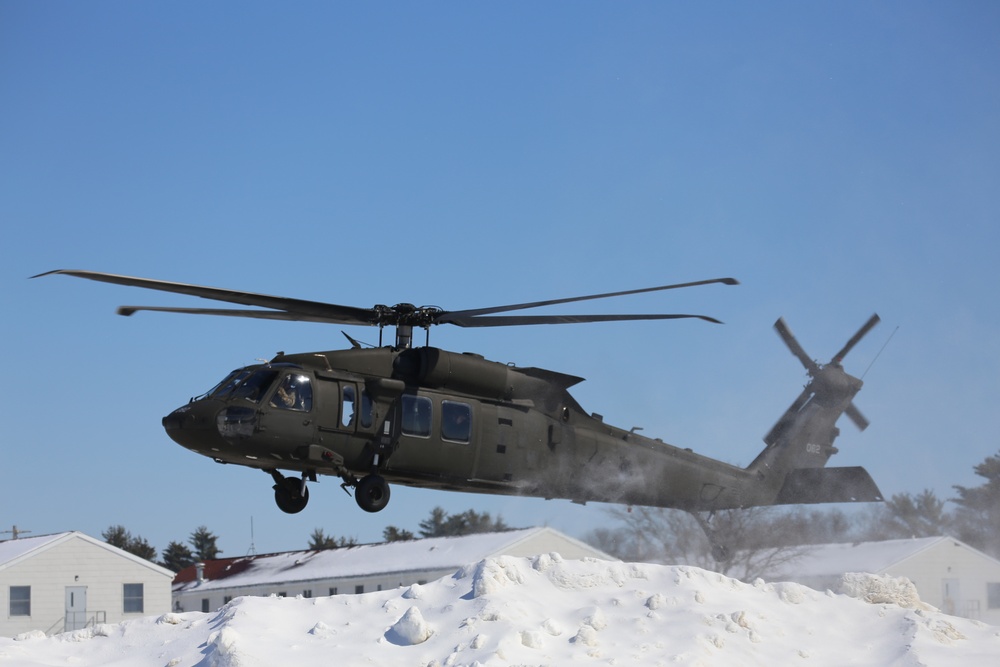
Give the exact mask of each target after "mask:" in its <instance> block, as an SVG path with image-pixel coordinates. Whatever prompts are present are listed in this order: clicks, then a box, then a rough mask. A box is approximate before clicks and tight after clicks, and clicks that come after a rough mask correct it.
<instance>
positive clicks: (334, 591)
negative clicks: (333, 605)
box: [330, 586, 337, 595]
mask: <svg viewBox="0 0 1000 667" xmlns="http://www.w3.org/2000/svg"><path fill="white" fill-rule="evenodd" d="M336 594H337V587H336V586H331V587H330V595H336Z"/></svg>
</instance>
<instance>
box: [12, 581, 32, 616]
mask: <svg viewBox="0 0 1000 667" xmlns="http://www.w3.org/2000/svg"><path fill="white" fill-rule="evenodd" d="M10 615H11V616H31V586H11V587H10Z"/></svg>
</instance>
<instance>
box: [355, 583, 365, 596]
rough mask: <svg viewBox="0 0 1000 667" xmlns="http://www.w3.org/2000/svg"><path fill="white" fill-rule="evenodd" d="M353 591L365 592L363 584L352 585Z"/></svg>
mask: <svg viewBox="0 0 1000 667" xmlns="http://www.w3.org/2000/svg"><path fill="white" fill-rule="evenodd" d="M354 592H355V593H358V594H361V593H364V592H365V585H364V584H361V585H360V586H355V587H354Z"/></svg>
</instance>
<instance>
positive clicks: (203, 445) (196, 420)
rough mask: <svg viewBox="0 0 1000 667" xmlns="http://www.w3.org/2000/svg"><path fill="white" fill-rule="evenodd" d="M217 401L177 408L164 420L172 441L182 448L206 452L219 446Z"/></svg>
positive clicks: (198, 402)
mask: <svg viewBox="0 0 1000 667" xmlns="http://www.w3.org/2000/svg"><path fill="white" fill-rule="evenodd" d="M219 407H220V406H219V405H218V404H216V402H215V401H194V402H192V403H188V404H187V405H185V406H182V407H180V408H177V409H176V410H174V411H173V412H171V413H170V414H169V415H167V416H166V417H164V418H163V420H162V423H163V428H164V430H165V431H166V432H167V435H168V436H170V439H171V440H173V441H174V442H176V443H177V444H178V445H181V446H182V447H187V448H188V449H192V450H194V451H197V452H205V451H207V450H211V449H213V448H217V447H218V446H219V431H218V429H217V428H216V424H215V422H216V414H217V413H218V412H219Z"/></svg>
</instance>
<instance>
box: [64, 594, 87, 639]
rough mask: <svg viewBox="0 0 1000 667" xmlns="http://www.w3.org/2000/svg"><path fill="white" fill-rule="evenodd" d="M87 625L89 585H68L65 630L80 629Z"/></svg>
mask: <svg viewBox="0 0 1000 667" xmlns="http://www.w3.org/2000/svg"><path fill="white" fill-rule="evenodd" d="M86 626H87V587H86V586H67V587H66V627H65V630H64V631H65V632H69V631H70V630H79V629H80V628H84V627H86Z"/></svg>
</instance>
